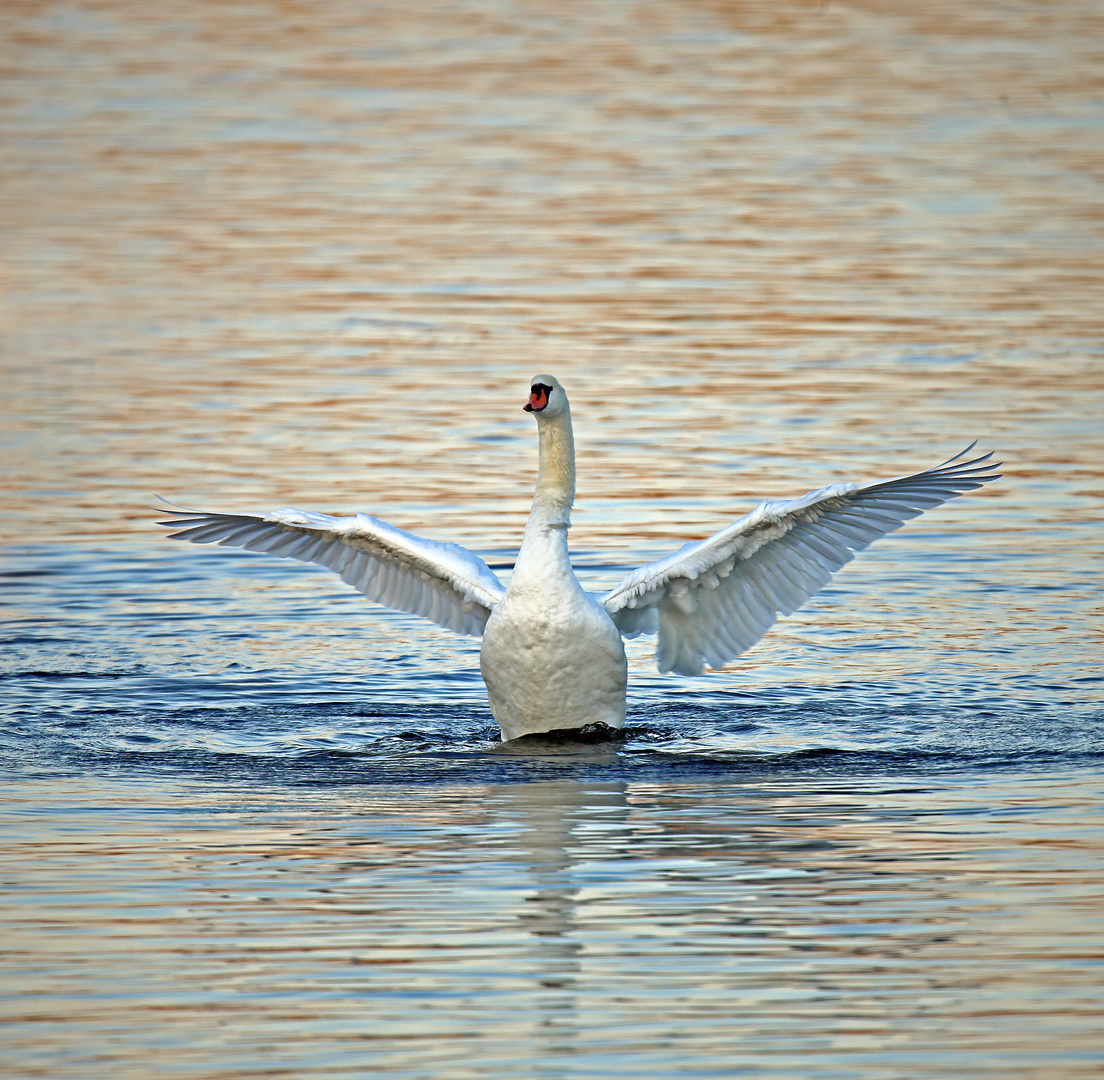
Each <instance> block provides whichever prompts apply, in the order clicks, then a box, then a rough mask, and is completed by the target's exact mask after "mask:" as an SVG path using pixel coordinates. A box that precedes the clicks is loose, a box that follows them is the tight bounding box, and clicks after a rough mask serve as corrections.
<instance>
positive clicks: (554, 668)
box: [163, 375, 999, 739]
mask: <svg viewBox="0 0 1104 1080" xmlns="http://www.w3.org/2000/svg"><path fill="white" fill-rule="evenodd" d="M526 409H527V410H528V411H530V412H532V413H533V415H534V416H535V417H536V420H537V428H538V433H539V437H540V467H539V473H538V480H537V491H536V495H535V497H534V499H533V509H532V511H531V513H530V516H529V522H528V524H527V525H526V529H525V536H524V539H523V541H522V545H521V549H520V550H519V552H518V558H517V562H516V564H515V567H514V573H513V576H512V578H511V580H510V586H509V588H508V589H503V587H502V585H501V583H500V582H499V580H498V578H496V577H495V575H494V573H493V572H492V571H491V569H490V568H489V567H488V566H487V564H486V563H484V562H483V560H482V559H480V558H479V557H478V556H476V555H473V554H472V553H471V552H470V551H468V550H466V549H465V548H463V547H461V546H460V545H458V544H451V543H440V542H438V541H435V540H427V539H425V538H423V537H420V536H415V535H413V534H412V533H408V532H405V531H403V530H402V529H397V528H395V526H393V525H389V524H387V522H384V521H380V520H379V519H378V518H374V517H372V516H371V515H369V514H357V515H355V516H353V517H343V518H339V517H330V516H329V515H327V514H318V513H313V512H310V511H305V510H295V509H290V508H289V509H284V510H277V511H276V512H275V513H272V514H269V515H268V516H267V517H254V516H248V515H239V514H211V513H204V512H201V511H191V510H187V511H185V510H181V511H170V512H171V513H173V514H174V520H173V521H167V522H163V524H166V525H172V526H174V527H176V528H177V529H178V531H177V532H174V533H173V534H172V536H173V537H174V538H177V539H181V540H190V541H191V542H192V543H197V544H207V543H219V544H224V545H230V546H233V547H243V548H248V549H249V550H251V551H266V552H269V553H270V554H273V555H279V556H281V557H282V558H291V559H299V560H300V561H302V562H314V563H319V564H321V565H322V566H326V567H328V568H329V569H331V570H333V571H335V572H336V573H338V574H339V575H340V576H341V578H342V580H343V581H345V582H347V583H348V584H350V585H352V586H353V588H355V589H357V590H359V591H360V592H362V593H363V594H364V595H365V596H366V597H368V599H369V600H373V601H375V602H376V603H379V604H383V605H385V606H387V607H390V608H394V609H396V610H399V611H406V612H410V613H412V614H415V615H422V616H424V617H426V618H427V619H430V620H432V621H433V622H435V623H437V624H438V625H440V626H444V627H447V628H448V629H450V630H455V631H456V632H458V633H461V634H471V635H474V636H477V637H478V636H480V635H482V636H483V645H482V649H481V653H480V668H481V671H482V673H483V678H484V681H485V682H486V684H487V690H488V696H489V699H490V704H491V710H492V712H493V713H494V716H495V719H496V720H497V721H498V723H499V725H500V727H501V728H502V733H503V738H504V739H514V738H518V737H519V736H521V735H526V734H533V733H536V732H544V731H551V730H556V729H561V728H577V727H582V726H584V725H586V724H590V723H595V722H603V723H606V724H608V725H610V726H611V727H621V726H622V725H623V724H624V719H625V683H626V663H625V652H624V648H623V646H622V645H621V637H622V636H624V637H627V638H632V637H636V636H637V635H639V634H651V633H657V632H658V634H659V640H658V644H657V648H656V662H657V664H658V666H659V670H660V671H662V672H668V671H674V672H678V673H679V674H682V675H696V674H698V673H700V672H701V670H702V667H703V665H705V664H708V665H709V666H710V667H713V668H720V667H723V666H724V665H725V664H727V663H728V662H729V661H731V660H733V659H735V657H737V656H739V655H740V654H741V653H743V652H746V651H747V650H748V649H750V648H751V647H752V645H754V644H755V643H756V642H757V641H758V640H759V639H760V638H761V637H762V636H763V635H764V634H765V633H766V632H767V630H769V629H770V627H771V626H772V625H773V623H774V621H775V619H776V618H777V617H778V615H779V614H784V615H789V614H792V613H793V612H794V611H796V610H797V609H798V608H799V607H800V606H801V605H802V604H804V603H805V601H806V600H808V599H809V598H810V597H811V596H813V595H815V594H816V593H817V592H819V591H820V590H821V589H822V588H823V587H824V585H825V584H826V583H827V582H828V580H829V578H830V577H831V575H832V574H833V573H835V571H836V570H838V569H839V568H840V567H841V566H843V565H844V563H846V562H849V561H850V560H851V559H852V558H853V557H854V554H855V552H856V551H861V550H863V549H864V548H866V547H868V546H869V545H870V544H871V543H872V542H873V541H875V540H877V539H878V538H879V537H880V536H885V535H886V534H887V533H890V532H892V531H893V530H894V529H898V528H900V527H901V525H902V524H904V522H905V521H907V520H908V519H909V518H913V517H916V516H917V515H918V514H921V513H923V512H924V511H925V510H929V509H931V508H932V507H934V506H939V505H940V504H941V503H944V502H946V501H947V500H948V499H953V498H955V497H956V496H957V495H960V494H962V493H963V492H964V491H970V490H972V489H974V488H978V487H980V486H981V485H982V484H984V483H987V482H988V481H990V480H995V479H997V477H998V476H999V474H998V473H996V472H994V471H993V470H994V469H995V468H996V467H997V464H996V463H991V462H990V459H991V457H992V454H985V455H983V456H980V457H975V458H969V459H967V457H966V455H967V454H968V453H969V451H970V450H972V449H973V445H971V446H970V447H967V449H966V450H965V451H963V452H962V453H961V454H959V455H957V456H956V457H953V458H951V459H950V460H949V461H947V462H944V463H943V464H942V465H938V466H936V467H935V468H933V469H928V470H926V471H924V472H919V473H913V474H911V475H909V476H901V477H897V478H895V479H893V480H885V481H882V482H880V483H875V484H869V485H867V486H865V487H859V486H857V485H855V484H833V485H832V486H831V487H826V488H821V489H820V490H818V491H811V492H809V493H808V494H807V495H803V496H801V497H800V498H798V499H792V500H790V501H788V502H763V503H760V504H759V506H757V507H756V508H755V509H754V510H753V511H752V512H751V513H750V514H745V515H744V517H742V518H739V519H738V520H736V521H734V522H733V523H732V524H731V525H729V526H727V527H726V528H724V529H722V530H721V531H720V532H718V533H715V534H714V535H713V536H710V537H708V538H707V539H705V540H700V541H696V542H693V543H689V544H685V545H684V546H683V547H681V548H679V550H678V551H676V552H674V553H673V554H671V555H668V556H666V557H665V558H662V559H658V560H657V561H655V562H652V563H648V564H647V565H645V566H641V567H639V568H638V569H636V570H634V571H633V572H632V573H631V574H629V575H628V576H627V577H626V578H625V579H624V581H622V582H621V583H620V584H619V585H617V586H616V587H615V588H614V589H612V590H611V591H610V592H608V593H607V594H606V595H605V596H604V597H601V598H599V597H595V596H591V595H590V594H588V593H586V592H585V591H584V590H583V589H582V587H581V586H580V585H579V582H578V580H577V579H576V577H575V574H574V572H573V571H572V569H571V563H570V559H569V556H568V549H567V531H568V529H569V527H570V511H571V506H572V503H573V501H574V497H575V451H574V442H573V436H572V430H571V411H570V408H569V406H568V402H567V396H566V394H565V393H564V390H563V387H562V386H561V385H560V384H559V382H558V381H557V380H556V379H555V378H553V377H552V376H551V375H538V376H537V377H536V378H535V379H534V380H533V382H532V386H531V391H530V399H529V404H528V405H526Z"/></svg>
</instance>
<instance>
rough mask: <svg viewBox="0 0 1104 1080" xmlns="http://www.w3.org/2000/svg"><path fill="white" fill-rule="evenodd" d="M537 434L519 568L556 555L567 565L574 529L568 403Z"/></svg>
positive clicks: (572, 448) (572, 452)
mask: <svg viewBox="0 0 1104 1080" xmlns="http://www.w3.org/2000/svg"><path fill="white" fill-rule="evenodd" d="M537 431H538V434H539V438H540V459H539V464H538V468H537V491H536V494H535V495H534V496H533V509H532V510H530V512H529V521H528V523H527V524H526V526H525V537H524V539H523V540H522V543H521V551H519V552H518V563H519V564H521V563H522V562H524V561H527V559H528V558H529V557H539V558H540V559H542V560H544V561H546V560H548V558H549V556H550V555H552V554H553V553H554V554H555V555H558V556H559V557H560V558H562V559H563V560H564V561H565V562H566V560H567V530H568V529H569V528H570V527H571V504H572V503H573V502H574V501H575V439H574V436H573V435H572V433H571V411H570V409H568V408H567V403H566V402H564V410H563V412H561V413H560V414H559V415H557V416H550V417H548V418H542V419H540V420H539V421H538V422H537ZM538 552H540V553H541V554H540V555H539V556H538Z"/></svg>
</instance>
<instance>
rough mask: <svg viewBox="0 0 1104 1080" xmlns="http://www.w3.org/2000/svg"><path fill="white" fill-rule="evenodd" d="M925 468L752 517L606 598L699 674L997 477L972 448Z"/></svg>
mask: <svg viewBox="0 0 1104 1080" xmlns="http://www.w3.org/2000/svg"><path fill="white" fill-rule="evenodd" d="M974 445H976V444H971V445H970V446H969V447H967V448H966V450H964V451H963V452H962V453H961V454H958V455H956V456H955V457H953V458H951V459H950V460H949V461H945V462H944V463H943V464H942V465H938V466H936V467H935V468H934V469H927V470H925V471H924V472H918V473H912V474H911V475H908V476H899V477H897V478H895V479H893V480H885V481H882V482H881V483H876V484H869V485H867V486H866V487H858V486H857V485H855V484H833V485H832V486H831V487H826V488H820V489H819V490H817V491H810V492H809V493H808V494H806V495H802V496H801V497H800V498H799V499H792V500H790V501H788V502H762V503H760V504H759V505H758V506H757V507H756V508H755V509H754V510H752V511H751V513H750V514H745V515H744V516H743V517H742V518H739V519H738V520H737V521H734V522H733V523H732V524H731V525H729V526H728V527H727V528H725V529H722V530H721V531H720V532H718V533H714V535H713V536H710V537H708V538H707V539H705V540H700V541H698V542H696V543H691V544H686V545H684V546H683V547H681V548H679V550H678V551H676V552H674V553H673V554H672V555H668V556H667V557H666V558H663V559H658V560H656V561H655V562H652V563H648V564H647V565H645V566H641V567H639V568H638V569H636V570H634V571H633V572H632V573H631V574H629V575H628V577H626V578H625V579H624V581H622V582H621V583H620V584H619V585H618V586H616V587H615V588H614V589H612V590H611V591H610V592H609V593H608V594H607V595H606V596H605V597H603V599H602V605H603V606H604V607H605V609H606V611H607V612H609V615H610V617H611V618H612V619H613V621H614V623H615V624H616V625H617V626H618V628H619V629H620V630H621V632H622V634H624V635H625V636H626V637H635V636H636V635H637V634H639V633H649V632H652V633H654V632H655V631H656V630H658V632H659V642H658V646H657V649H656V662H657V664H658V666H659V670H660V671H663V672H667V671H675V672H678V673H679V674H680V675H697V674H699V673H700V672H701V670H702V667H703V665H705V664H708V665H709V666H710V667H713V668H719V667H723V666H724V665H725V664H727V663H728V662H729V661H731V660H733V659H734V658H735V657H737V656H739V655H740V653H742V652H746V651H747V650H748V649H750V648H751V647H752V645H754V644H755V643H756V642H757V641H758V640H759V639H760V638H761V637H762V636H763V635H764V634H765V633H766V632H767V631H768V630H769V629H770V627H771V626H772V625H773V624H774V621H775V620H776V619H777V618H778V616H779V615H780V614H782V615H790V614H792V613H793V612H794V611H796V610H797V609H798V608H799V607H801V605H802V604H804V603H805V601H806V600H808V599H809V598H810V597H811V596H814V595H815V594H816V593H818V592H819V591H820V590H821V589H822V588H824V586H825V585H826V584H827V583H828V580H829V578H830V577H831V576H832V574H833V573H835V572H836V571H837V570H838V569H839V568H840V567H841V566H843V565H844V564H845V563H847V562H849V561H850V560H851V559H852V558H854V555H855V552H856V551H862V549H863V548H865V547H869V545H870V544H871V543H873V542H874V541H875V540H877V539H878V538H879V537H881V536H885V535H886V534H887V533H890V532H892V531H893V530H894V529H899V528H900V527H901V526H902V525H903V524H904V523H905V522H906V521H907V520H908V519H909V518H913V517H916V516H917V515H918V514H922V513H923V512H924V511H925V510H929V509H931V507H933V506H939V505H940V504H941V503H944V502H946V501H947V500H948V499H953V498H955V497H956V496H957V495H961V494H962V493H963V492H964V491H970V490H972V489H974V488H978V487H981V485H982V484H984V483H986V482H987V481H989V480H995V479H996V478H997V476H998V475H999V474H998V473H996V472H994V471H993V469H994V468H995V466H994V465H990V464H989V460H990V458H992V456H993V455H992V454H985V455H983V456H981V457H976V458H972V459H969V460H963V458H964V457H965V456H966V455H967V454H968V453H969V452H970V450H972V449H973V447H974Z"/></svg>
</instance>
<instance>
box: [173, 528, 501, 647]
mask: <svg viewBox="0 0 1104 1080" xmlns="http://www.w3.org/2000/svg"><path fill="white" fill-rule="evenodd" d="M168 513H170V514H172V515H173V520H171V521H163V522H161V524H162V525H169V526H172V527H173V528H175V529H176V530H177V531H176V532H174V533H171V534H170V535H171V538H172V539H176V540H188V541H190V542H191V543H193V544H215V543H217V544H221V545H224V546H229V547H242V548H247V549H248V550H250V551H264V552H268V553H269V554H271V555H278V556H280V557H281V558H285V559H298V560H299V561H300V562H312V563H317V564H319V565H320V566H324V567H326V568H327V569H329V570H333V571H334V572H335V573H337V574H338V575H340V577H341V580H342V581H344V582H346V583H347V584H349V585H352V587H353V588H354V589H357V590H358V591H360V592H362V593H363V594H364V595H365V596H366V597H368V599H369V600H373V601H375V602H376V603H378V604H384V605H385V606H387V607H392V608H395V609H397V610H399V611H407V612H409V613H410V614H412V615H422V616H425V617H426V618H428V619H430V620H432V621H433V622H435V623H437V624H438V625H439V626H445V627H448V628H449V629H451V630H455V631H457V632H458V633H461V634H472V635H474V636H476V637H478V636H479V635H481V634H482V633H483V627H484V626H485V625H486V623H487V619H488V617H489V616H490V613H491V608H492V607H494V605H495V604H497V603H498V601H499V600H500V599H501V598H502V595H503V588H502V585H501V583H500V582H499V580H498V578H497V577H495V575H494V572H493V571H492V570H491V569H490V568H489V567H488V566H487V564H486V563H485V562H483V560H482V559H480V558H479V557H478V556H477V555H473V554H472V553H471V552H470V551H468V550H466V549H465V548H462V547H461V546H460V545H459V544H448V543H440V542H438V541H436V540H427V539H425V538H424V537H421V536H415V535H414V534H413V533H408V532H405V531H404V530H402V529H397V528H396V527H395V526H394V525H389V524H387V522H385V521H380V520H379V519H378V518H374V517H372V516H371V515H370V514H357V515H355V516H354V517H330V516H329V515H328V514H317V513H313V512H311V511H305V510H295V509H292V508H290V507H289V508H286V509H283V510H277V511H276V512H275V513H273V514H269V515H268V516H267V517H254V516H251V515H246V514H209V513H205V512H203V511H200V510H170V511H168Z"/></svg>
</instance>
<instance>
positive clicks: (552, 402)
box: [524, 375, 567, 418]
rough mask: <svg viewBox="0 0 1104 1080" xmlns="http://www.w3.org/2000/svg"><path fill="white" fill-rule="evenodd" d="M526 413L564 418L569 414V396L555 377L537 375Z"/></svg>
mask: <svg viewBox="0 0 1104 1080" xmlns="http://www.w3.org/2000/svg"><path fill="white" fill-rule="evenodd" d="M524 408H525V411H526V412H529V413H533V414H534V415H536V416H538V417H545V418H548V417H553V416H562V415H563V414H564V413H565V412H567V394H565V393H564V388H563V387H562V386H561V385H560V381H559V379H557V378H556V376H555V375H536V376H534V377H533V380H532V382H531V383H530V385H529V400H528V401H527V402H526V403H525V406H524Z"/></svg>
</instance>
